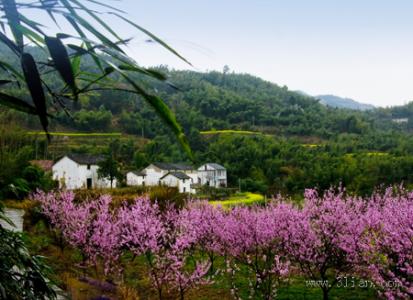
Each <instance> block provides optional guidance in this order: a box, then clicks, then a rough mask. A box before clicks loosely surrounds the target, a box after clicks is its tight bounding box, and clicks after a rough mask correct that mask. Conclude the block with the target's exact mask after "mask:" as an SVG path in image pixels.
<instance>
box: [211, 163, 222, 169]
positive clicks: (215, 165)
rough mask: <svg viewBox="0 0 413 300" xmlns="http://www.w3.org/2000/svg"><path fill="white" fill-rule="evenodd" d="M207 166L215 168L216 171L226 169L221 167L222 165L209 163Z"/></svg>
mask: <svg viewBox="0 0 413 300" xmlns="http://www.w3.org/2000/svg"><path fill="white" fill-rule="evenodd" d="M207 165H209V166H211V167H212V168H214V169H215V170H225V167H224V166H221V165H220V164H216V163H207Z"/></svg>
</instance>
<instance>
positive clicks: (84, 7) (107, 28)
mask: <svg viewBox="0 0 413 300" xmlns="http://www.w3.org/2000/svg"><path fill="white" fill-rule="evenodd" d="M69 1H71V2H73V3H75V4H77V5H78V6H79V7H81V8H83V10H84V11H85V12H86V13H88V14H89V15H90V16H91V17H92V18H93V19H95V20H96V21H97V22H98V23H99V24H100V25H101V26H102V27H103V28H105V29H106V30H107V31H108V32H110V33H111V34H112V35H113V36H114V37H115V38H117V39H118V40H119V41H120V40H122V38H121V37H119V35H118V34H117V33H116V32H115V31H114V30H113V29H112V28H111V27H110V26H109V25H108V24H106V23H105V22H103V20H102V19H101V18H99V17H98V16H97V15H96V14H95V13H93V11H91V10H90V9H88V8H87V7H86V6H84V5H83V4H82V3H81V2H80V1H77V0H69Z"/></svg>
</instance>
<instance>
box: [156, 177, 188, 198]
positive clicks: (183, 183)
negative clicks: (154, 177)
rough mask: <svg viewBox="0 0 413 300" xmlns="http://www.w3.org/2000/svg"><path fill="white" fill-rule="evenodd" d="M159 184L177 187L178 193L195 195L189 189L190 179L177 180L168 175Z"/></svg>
mask: <svg viewBox="0 0 413 300" xmlns="http://www.w3.org/2000/svg"><path fill="white" fill-rule="evenodd" d="M161 183H162V184H164V185H167V186H173V187H177V188H178V190H179V192H180V193H191V194H193V193H195V190H194V189H191V184H192V179H185V180H184V179H178V178H176V177H175V176H173V175H168V176H166V177H164V178H162V179H161Z"/></svg>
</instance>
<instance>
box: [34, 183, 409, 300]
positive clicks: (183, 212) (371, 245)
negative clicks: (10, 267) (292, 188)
mask: <svg viewBox="0 0 413 300" xmlns="http://www.w3.org/2000/svg"><path fill="white" fill-rule="evenodd" d="M33 198H34V199H35V200H37V201H39V202H40V203H41V207H42V212H43V213H44V215H45V216H46V217H47V218H48V219H49V221H50V223H51V225H52V226H54V228H55V229H56V230H57V231H58V232H60V234H61V235H62V236H63V238H64V239H65V240H66V241H67V243H68V244H70V245H71V246H72V247H75V248H78V249H79V250H80V251H81V252H82V253H83V254H84V257H85V259H86V260H87V261H89V262H93V263H95V264H96V263H99V262H103V267H104V270H105V272H106V274H112V275H113V274H119V272H121V271H122V270H121V269H120V268H121V267H120V266H121V264H120V263H119V262H120V258H121V257H122V255H123V254H125V253H126V252H131V253H133V254H134V255H135V256H141V257H142V258H144V260H143V261H145V262H146V266H147V269H148V277H149V278H150V280H151V282H152V286H153V287H154V290H155V291H156V293H157V296H158V298H159V299H164V298H165V297H168V296H170V295H175V296H176V297H177V298H179V299H184V298H185V296H186V295H187V292H188V291H189V290H190V289H193V288H197V287H199V286H200V285H207V284H211V283H213V282H214V281H216V280H227V286H228V287H229V289H230V292H231V294H232V295H233V297H234V298H236V299H243V298H244V297H247V298H250V299H275V298H277V293H278V291H279V287H280V283H281V282H283V281H285V280H286V279H288V278H289V277H291V276H303V277H304V278H305V279H306V280H311V281H312V282H322V283H324V284H320V285H318V286H319V288H320V289H321V291H322V295H323V299H328V298H329V295H330V291H331V290H332V289H334V288H335V287H337V284H338V283H339V282H340V278H343V277H345V276H355V277H357V278H362V279H363V280H368V281H370V282H373V283H374V286H375V288H376V290H377V295H378V297H381V298H383V299H411V298H412V297H413V285H412V281H413V194H412V193H408V192H406V191H404V190H400V191H399V192H398V193H397V194H396V193H394V192H393V190H392V189H388V190H387V191H386V192H385V193H384V194H382V195H381V194H374V195H372V196H371V197H369V198H365V199H363V198H358V197H353V196H349V195H347V194H346V193H345V191H344V190H339V191H338V192H334V191H333V190H330V191H327V192H325V193H324V194H319V193H318V192H317V191H316V190H307V191H306V192H305V195H304V203H303V205H302V206H300V207H298V206H295V205H293V204H291V203H288V201H286V200H283V199H280V198H278V199H277V200H274V201H272V202H271V203H269V204H267V205H265V206H254V207H237V208H233V209H231V210H223V209H221V208H219V207H218V208H215V207H213V206H211V205H209V204H208V202H206V201H196V202H190V203H188V204H187V205H186V206H185V207H183V208H180V209H178V208H176V207H174V206H173V205H169V206H167V207H166V209H162V210H161V209H160V208H159V206H158V205H157V204H156V203H153V202H151V201H150V200H149V199H148V198H146V197H137V198H136V199H135V201H134V202H133V203H129V204H128V203H126V202H125V203H123V204H122V205H120V207H117V208H114V207H112V205H111V198H110V196H101V197H99V198H98V199H94V200H88V201H84V202H81V203H75V202H74V194H73V193H70V192H60V193H49V194H45V193H42V192H39V193H37V194H36V195H34V196H33ZM114 270H115V271H117V272H110V271H114ZM240 279H242V280H240ZM240 282H244V284H243V285H240V284H239V283H240ZM245 282H247V284H245ZM246 285H247V286H246Z"/></svg>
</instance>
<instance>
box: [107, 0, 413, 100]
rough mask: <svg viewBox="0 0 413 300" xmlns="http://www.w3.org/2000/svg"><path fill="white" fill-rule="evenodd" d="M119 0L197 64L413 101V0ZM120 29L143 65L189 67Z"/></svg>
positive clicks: (306, 86)
mask: <svg viewBox="0 0 413 300" xmlns="http://www.w3.org/2000/svg"><path fill="white" fill-rule="evenodd" d="M105 2H108V3H110V2H112V1H105ZM112 3H115V4H116V5H117V6H118V7H119V8H122V9H124V10H126V11H127V12H128V13H129V18H130V19H132V20H134V21H135V22H137V23H138V24H140V25H142V26H144V27H146V28H147V29H149V30H151V31H152V32H154V33H155V34H157V35H158V36H160V37H161V38H163V39H164V40H165V41H166V42H168V43H169V44H170V45H172V46H173V47H174V48H176V49H177V50H178V51H179V52H180V53H181V54H183V55H184V56H185V57H186V58H187V59H188V60H190V61H191V62H192V63H193V65H194V68H192V69H193V70H199V71H206V70H222V68H223V66H224V65H228V66H229V67H230V69H231V70H233V71H235V72H242V73H250V74H253V75H256V76H259V77H261V78H263V79H266V80H268V81H271V82H274V83H277V84H280V85H287V86H288V87H289V89H291V90H301V91H305V92H307V93H309V94H312V95H317V94H326V93H331V94H335V95H339V96H344V97H351V98H354V99H355V100H358V101H361V102H366V103H372V104H375V105H380V106H388V105H398V104H404V103H405V102H407V101H411V100H413V17H412V16H413V1H412V0H392V1H390V0H340V1H334V0H283V1H281V0H249V1H247V0H203V1H200V0H198V1H197V0H174V1H167V0H163V1H162V0H145V1H142V0H123V1H121V2H112ZM119 26H120V27H119ZM113 27H114V28H115V29H119V30H120V32H121V33H122V35H123V36H131V37H135V41H134V42H133V44H132V45H131V52H130V54H131V55H133V56H134V57H135V58H136V59H137V60H138V62H139V63H140V64H142V65H146V66H153V65H159V64H167V65H169V66H172V67H174V68H179V69H191V67H190V66H188V65H185V64H184V63H182V62H181V61H179V59H177V58H176V57H174V56H173V55H171V54H169V53H168V52H167V51H165V50H164V49H162V48H161V47H159V46H158V45H155V44H153V43H147V42H145V36H143V35H141V34H139V33H137V32H136V31H133V30H130V27H126V26H125V27H123V25H120V24H117V23H113ZM126 28H129V29H126Z"/></svg>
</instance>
